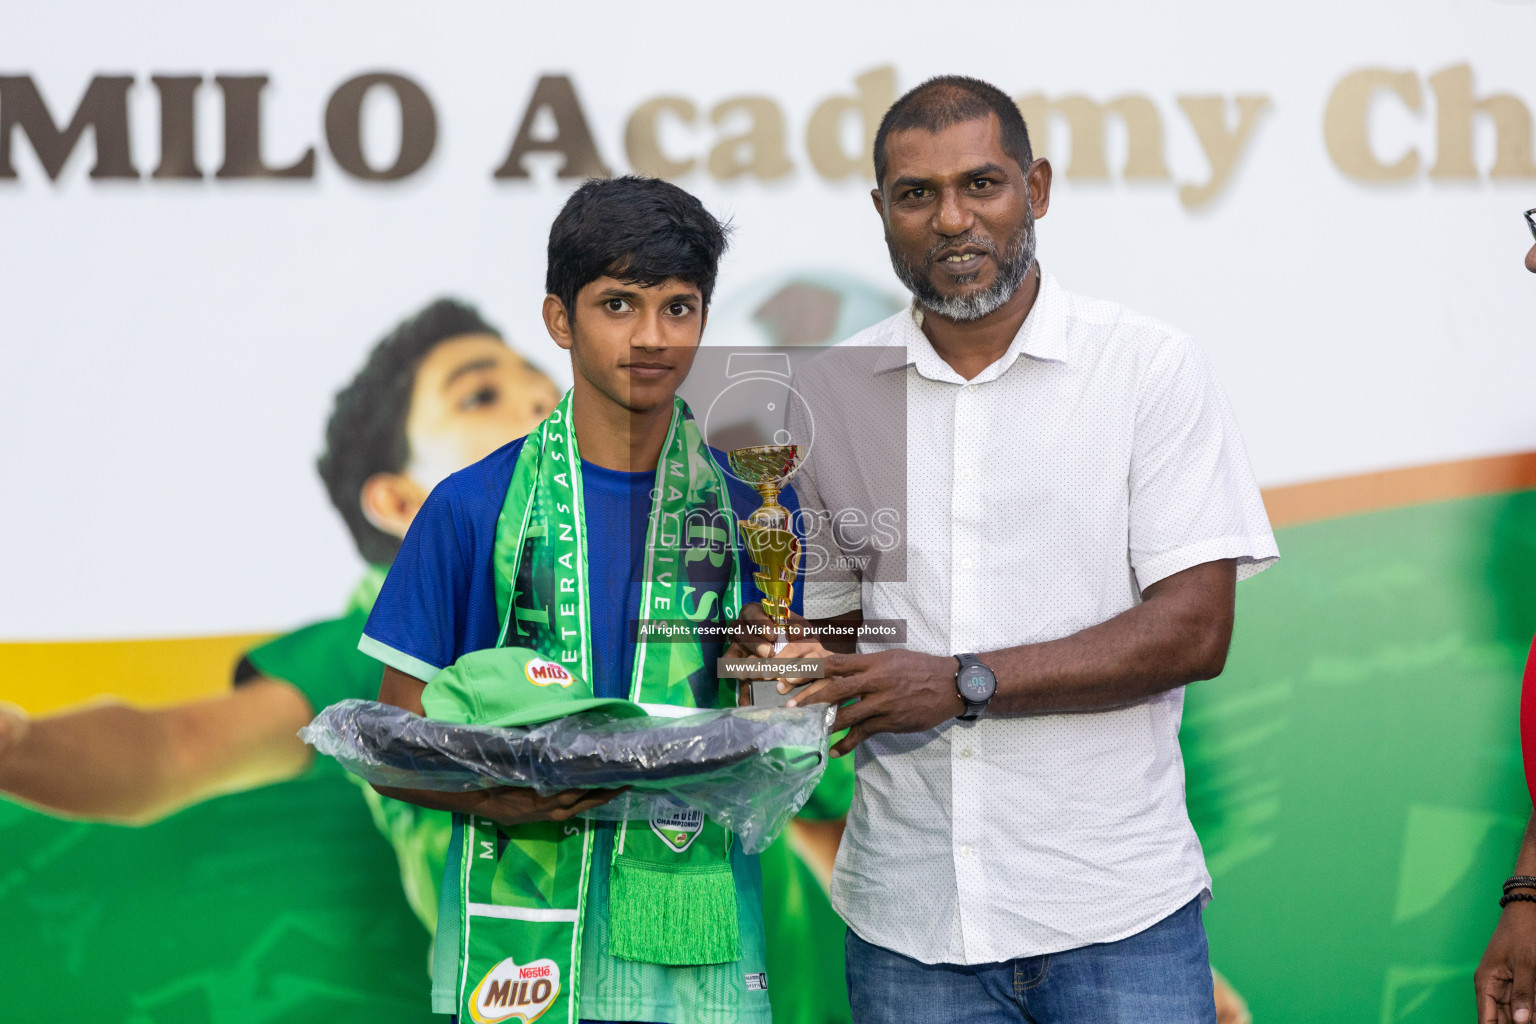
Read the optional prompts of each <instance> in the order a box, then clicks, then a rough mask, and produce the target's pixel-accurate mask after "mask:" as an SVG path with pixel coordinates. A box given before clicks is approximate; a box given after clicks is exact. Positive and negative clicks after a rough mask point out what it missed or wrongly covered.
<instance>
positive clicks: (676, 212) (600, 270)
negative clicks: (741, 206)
mask: <svg viewBox="0 0 1536 1024" xmlns="http://www.w3.org/2000/svg"><path fill="white" fill-rule="evenodd" d="M728 230H729V229H728V228H727V227H726V226H725V225H723V224H721V223H720V222H719V221H718V220H716V219H715V218H714V217H713V216H711V215H710V212H709V211H708V210H706V209H704V204H703V203H701V202H699V201H698V199H697V198H695V197H694V196H693V195H691V194H689V193H688V192H685V191H683V190H682V189H680V188H678V187H677V186H676V185H674V184H672V183H671V182H669V181H662V180H661V179H660V178H642V177H640V176H638V175H633V174H627V175H625V176H623V177H621V178H593V179H591V180H589V181H587V182H585V183H583V184H582V186H581V187H580V188H578V189H577V190H576V191H575V192H572V193H571V197H570V198H569V199H567V200H566V201H565V206H564V207H563V208H562V209H561V210H560V213H559V215H558V216H556V217H555V222H554V224H552V225H550V228H549V269H548V270H546V271H545V273H544V290H545V291H546V292H548V293H549V294H550V295H553V296H555V297H556V298H557V299H559V300H560V301H561V303H563V304H564V306H565V312H566V315H567V316H569V317H571V318H572V319H573V320H574V319H575V317H576V295H577V293H578V292H580V291H581V289H582V288H584V287H585V286H586V285H588V284H590V283H591V282H593V281H595V280H597V279H598V278H600V277H612V278H616V279H618V280H620V281H623V282H625V283H627V284H637V285H640V286H641V287H643V288H649V287H653V286H655V285H658V284H660V283H661V282H663V281H665V280H668V279H669V278H677V279H678V280H679V281H686V282H688V283H689V284H691V285H694V286H696V287H697V288H698V289H699V294H700V295H702V296H703V298H704V306H705V308H708V307H709V298H710V295H711V294H712V293H713V292H714V290H715V275H716V274H717V273H718V272H719V269H720V254H721V253H723V252H725V246H726V237H725V236H726V232H727V231H728Z"/></svg>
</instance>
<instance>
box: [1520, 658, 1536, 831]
mask: <svg viewBox="0 0 1536 1024" xmlns="http://www.w3.org/2000/svg"><path fill="white" fill-rule="evenodd" d="M1520 752H1521V754H1522V755H1523V757H1524V759H1525V785H1526V788H1527V789H1529V790H1530V791H1531V802H1532V804H1533V805H1536V641H1532V643H1531V653H1530V655H1529V657H1527V658H1526V660H1525V677H1524V678H1523V679H1522V680H1521V681H1520Z"/></svg>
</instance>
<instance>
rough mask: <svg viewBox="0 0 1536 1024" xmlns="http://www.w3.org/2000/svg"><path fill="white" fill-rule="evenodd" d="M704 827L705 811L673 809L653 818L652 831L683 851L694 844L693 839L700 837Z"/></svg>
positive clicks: (663, 840)
mask: <svg viewBox="0 0 1536 1024" xmlns="http://www.w3.org/2000/svg"><path fill="white" fill-rule="evenodd" d="M703 827H704V812H703V811H695V810H692V809H689V810H683V811H673V812H672V813H670V814H661V815H657V816H656V817H654V818H652V819H651V831H652V832H655V833H656V834H657V835H658V836H660V837H661V841H662V842H664V843H666V844H667V845H668V846H670V847H671V848H672V849H674V850H676V851H677V852H678V853H682V852H683V851H684V850H686V849H688V847H690V846H692V845H693V841H694V840H695V839H697V838H698V835H699V830H700V829H702V828H703Z"/></svg>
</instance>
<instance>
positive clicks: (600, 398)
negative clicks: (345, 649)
mask: <svg viewBox="0 0 1536 1024" xmlns="http://www.w3.org/2000/svg"><path fill="white" fill-rule="evenodd" d="M725 245H726V239H725V231H724V229H723V228H722V226H721V225H720V224H719V222H717V221H716V220H715V219H714V218H713V217H712V216H711V215H710V214H709V213H708V212H707V211H706V210H705V209H704V208H703V206H702V204H700V203H699V201H698V200H697V199H695V198H694V197H693V196H691V195H689V194H688V193H686V192H684V191H683V190H681V189H679V188H677V187H676V186H674V185H671V184H668V183H666V182H663V181H660V180H656V179H647V178H638V177H623V178H617V179H611V180H600V181H590V182H587V183H586V184H585V185H583V186H582V187H581V188H579V189H578V190H577V191H576V192H575V193H574V194H573V195H572V196H571V198H570V199H569V201H568V202H567V203H566V205H565V207H564V209H563V210H562V211H561V212H560V214H559V216H558V217H557V218H556V219H555V223H554V225H553V227H552V228H551V230H550V239H549V267H548V272H547V277H546V290H547V291H548V293H549V294H548V295H547V296H546V298H545V300H544V322H545V326H546V327H547V329H548V330H549V333H550V335H551V337H553V338H554V340H555V341H556V343H557V344H559V345H560V346H561V347H562V348H564V349H567V350H568V351H569V352H570V353H571V365H572V368H573V376H574V380H575V384H574V387H573V388H572V389H571V391H570V392H569V393H568V394H567V395H566V397H565V399H564V400H563V401H562V402H561V403H560V406H559V407H558V408H557V409H556V410H555V412H554V413H553V414H552V415H551V416H550V417H549V418H548V419H547V420H545V422H544V423H543V424H542V425H541V426H540V427H539V428H538V429H537V430H535V431H534V432H533V433H532V434H531V435H530V436H529V437H528V438H527V439H526V440H522V441H515V442H513V443H512V444H509V445H507V446H506V447H504V448H502V449H500V450H498V451H496V452H494V453H492V454H491V455H490V456H488V457H487V458H485V459H483V460H482V461H480V462H478V463H476V464H475V465H473V466H470V467H469V468H468V469H466V470H463V471H462V472H459V473H455V474H453V475H452V476H450V477H449V478H448V479H447V480H446V481H444V482H443V484H442V485H440V486H439V487H438V488H437V489H436V490H434V491H433V493H432V494H431V496H430V497H429V498H428V499H427V502H426V504H425V505H424V506H423V507H422V509H421V511H420V512H419V513H418V515H417V517H416V519H415V521H414V522H413V523H412V525H411V528H410V530H409V532H408V533H407V534H406V538H405V542H404V544H403V545H402V547H401V549H400V552H399V554H398V555H397V557H396V559H395V562H394V566H393V568H392V569H391V571H390V574H389V577H388V578H387V579H386V581H385V583H384V588H383V590H382V592H381V593H380V595H379V599H378V603H377V604H376V605H375V607H374V610H373V613H372V615H371V616H370V618H369V620H368V625H367V627H366V629H365V631H364V634H363V638H362V640H361V642H360V643H359V649H360V650H362V651H363V652H365V653H367V654H370V655H372V656H373V657H375V658H377V659H378V660H380V661H381V662H383V663H384V665H385V669H384V678H383V683H382V685H381V688H380V700H383V701H386V702H388V703H391V704H395V705H397V706H399V707H402V708H406V709H408V710H411V711H415V712H417V713H418V714H419V713H421V712H422V693H423V691H424V689H425V688H426V686H427V683H428V681H429V680H431V679H432V678H433V676H435V675H437V673H438V672H440V671H441V670H443V669H445V668H446V667H448V666H451V665H453V664H454V663H455V662H456V661H458V660H459V659H460V658H461V657H463V656H465V655H469V654H472V653H473V652H477V651H485V650H488V649H492V648H497V647H519V648H531V649H532V650H533V651H534V652H536V653H537V654H539V655H540V656H541V657H543V658H546V659H548V660H550V661H554V662H557V663H558V664H560V665H562V666H564V667H566V668H568V669H570V670H571V673H572V674H573V676H574V678H575V682H576V683H578V684H581V685H590V687H591V690H592V696H596V697H627V698H629V699H631V700H636V701H640V702H641V703H645V704H651V705H662V704H664V705H671V706H674V707H679V706H680V707H695V708H708V707H717V706H722V705H729V704H732V703H734V696H733V694H732V692H731V690H730V688H727V687H722V686H721V684H720V682H719V680H718V679H716V677H715V675H714V668H713V666H714V663H715V658H716V656H717V655H718V654H719V652H720V649H721V645H720V644H718V643H697V642H685V643H683V644H679V643H677V642H675V641H674V642H666V643H663V642H658V641H648V642H644V643H636V641H635V633H634V631H633V627H632V624H631V623H632V621H633V620H642V619H651V618H658V619H662V618H664V619H682V618H686V619H689V620H692V621H696V622H697V621H703V620H709V621H717V622H725V621H730V620H731V619H732V618H734V617H735V615H736V614H737V612H738V611H739V609H740V607H741V604H742V603H743V602H746V601H754V600H759V599H760V598H761V594H759V593H758V592H757V590H756V588H755V587H754V586H753V585H752V582H751V581H752V572H753V567H752V566H751V564H750V563H748V562H746V561H745V554H744V552H741V551H740V549H739V548H738V547H737V546H736V545H735V544H734V543H733V537H734V533H735V530H734V525H733V521H734V520H735V519H736V518H739V517H745V516H746V515H747V514H749V513H750V512H751V511H752V510H753V509H755V508H756V507H757V505H758V504H760V498H759V497H758V495H757V494H756V492H755V491H753V490H752V489H751V488H750V487H749V486H747V485H746V484H744V483H742V482H741V481H739V480H737V479H735V478H734V477H733V476H730V475H729V473H728V472H727V470H726V462H725V457H724V455H723V453H721V452H718V451H715V450H714V449H709V448H707V447H706V446H705V445H704V444H703V442H702V440H701V439H700V437H699V433H698V430H697V428H696V427H695V425H694V424H693V421H692V417H691V414H690V413H689V412H688V410H687V409H686V407H685V406H684V405H683V404H682V403H681V402H680V401H678V400H677V399H676V392H677V388H678V385H679V384H681V383H682V381H683V379H684V378H685V377H686V376H687V374H688V370H689V368H690V367H691V365H692V363H693V357H694V354H695V350H696V348H697V346H698V344H699V339H700V337H701V335H702V333H703V330H704V324H705V320H706V318H707V315H708V308H709V299H710V295H711V292H712V291H713V288H714V282H715V276H716V273H717V269H718V265H719V259H720V255H721V253H722V252H723V251H724V249H725ZM780 501H781V503H783V504H784V505H785V506H786V507H788V508H789V509H790V510H791V511H794V510H796V509H797V508H798V505H797V503H796V502H795V499H794V496H793V494H792V492H790V491H789V490H787V489H786V491H785V492H784V494H783V495H782V496H781V497H780ZM798 589H799V588H797V590H798ZM797 604H798V602H797ZM528 678H529V681H530V682H531V681H533V678H534V677H533V676H532V675H530V676H529V677H528ZM508 685H513V684H512V683H510V682H509V683H508ZM562 685H570V684H569V683H568V682H564V683H562ZM573 692H574V691H573ZM380 792H381V793H384V794H385V795H388V796H392V797H396V798H399V799H402V800H408V801H411V802H414V803H418V804H420V805H422V806H426V807H434V808H439V809H445V810H452V811H455V812H457V813H458V815H459V819H458V820H459V823H458V825H457V827H458V828H459V830H460V832H459V841H460V843H461V846H460V847H459V848H460V849H461V850H462V851H463V853H462V855H461V861H460V862H455V861H454V859H453V856H452V855H451V854H450V871H453V870H454V869H455V867H456V864H457V866H459V867H460V868H461V874H460V875H458V876H455V878H454V884H452V885H446V886H445V887H444V888H445V897H446V898H445V904H444V905H445V908H446V906H447V903H448V901H449V900H454V901H457V902H456V903H455V906H456V908H457V910H458V913H459V915H460V916H459V917H458V918H456V919H455V920H457V921H458V923H459V925H460V926H461V928H462V931H460V932H457V933H455V932H453V931H452V930H445V927H444V925H443V923H442V919H440V924H439V929H438V942H437V946H438V964H437V968H436V969H435V971H434V978H435V984H434V1004H435V1005H436V1007H437V1008H438V1009H439V1010H440V1011H441V1012H449V1011H452V1012H456V1013H458V1014H459V1015H460V1018H461V1019H463V1020H475V1021H477V1022H480V1024H490V1022H495V1021H502V1020H510V1019H512V1018H513V1017H518V1018H519V1019H521V1020H524V1021H531V1020H533V1019H534V1018H536V1017H539V1016H542V1015H543V1014H544V1013H546V1012H548V1013H549V1014H550V1016H549V1018H548V1019H550V1020H565V1021H570V1022H574V1021H576V1020H577V1019H578V1018H580V1019H587V1020H607V1021H653V1022H663V1024H691V1022H694V1021H700V1020H711V1021H719V1022H722V1024H728V1022H732V1021H744V1022H764V1024H766V1022H767V1021H768V1020H769V1019H770V1013H769V1004H768V993H767V991H766V989H767V979H766V972H765V967H764V958H765V950H764V940H763V927H762V914H761V896H760V881H759V877H758V869H757V863H756V858H754V857H748V856H745V855H744V854H743V853H742V852H741V848H740V844H739V843H733V842H732V841H731V837H730V836H729V835H728V834H725V833H723V832H722V831H721V830H719V827H718V826H716V825H714V824H712V823H708V822H702V821H698V820H695V821H692V822H688V823H685V824H684V829H683V833H682V834H680V833H679V831H678V829H677V827H676V823H674V824H673V825H672V826H671V827H669V828H668V829H666V830H664V829H663V828H662V827H661V823H659V822H652V823H651V825H650V827H646V825H645V824H644V823H639V822H630V823H627V824H623V825H618V826H615V825H614V824H611V823H593V822H589V821H586V820H581V819H578V817H577V816H578V815H580V813H581V812H583V811H585V810H588V809H590V808H592V807H594V806H596V805H598V804H601V803H603V802H605V801H606V800H608V799H610V798H611V797H612V796H613V795H614V794H613V792H611V791H582V790H573V791H569V792H567V793H560V794H555V795H552V796H548V797H544V796H540V795H539V794H537V793H536V792H534V791H532V790H528V789H520V788H515V787H506V788H501V789H495V790H488V791H482V792H476V793H463V794H449V793H440V792H429V791H419V790H399V789H388V788H381V789H380ZM652 833H654V836H653V835H652ZM668 836H670V837H671V838H667V837H668ZM687 836H691V837H692V838H686V837H687ZM679 840H681V841H679ZM658 843H663V844H665V845H658ZM668 850H671V851H672V854H675V855H676V856H677V857H680V858H681V857H684V856H686V857H688V866H687V867H686V869H685V870H686V872H690V873H691V874H688V875H686V877H687V878H688V879H689V881H688V882H687V884H686V885H685V886H683V887H682V889H683V891H680V892H678V893H676V894H675V895H676V896H677V898H678V899H680V900H682V901H683V903H684V904H685V905H684V906H680V907H656V906H651V907H646V908H641V907H637V906H636V905H634V902H633V901H632V900H629V899H626V896H625V893H626V891H627V889H626V887H625V886H620V885H619V884H618V881H619V880H620V879H621V878H626V877H634V876H635V874H636V873H640V874H643V873H645V872H646V871H647V870H649V869H650V868H652V867H658V868H660V869H662V870H670V868H669V866H668V865H667V864H665V863H664V862H665V861H666V859H667V858H668V857H669V856H670V855H669V853H668V852H667V851H668ZM481 859H484V860H486V861H494V862H495V864H494V879H495V880H494V883H489V884H487V885H486V886H485V887H484V888H483V890H476V889H475V885H476V883H475V882H474V881H473V877H474V872H476V871H479V870H482V869H486V868H490V867H491V865H489V864H487V865H481V864H479V863H478V861H479V860H481ZM530 865H537V866H538V867H537V869H534V868H533V867H530ZM722 875H724V879H723V881H724V883H725V885H726V888H725V889H724V890H721V889H720V888H719V885H720V883H721V882H722V877H721V876H722ZM535 876H538V877H535ZM611 882H612V883H613V884H610V883H611ZM477 891H478V892H480V897H479V899H478V900H477V899H476V897H475V892H477ZM722 891H723V892H724V893H725V894H726V897H727V898H728V904H727V905H726V906H724V907H723V908H722V907H720V906H719V905H715V906H714V907H713V911H714V912H715V914H716V916H718V915H719V914H720V913H724V914H726V915H728V916H730V917H731V918H732V922H731V923H732V927H733V938H734V940H735V941H731V942H729V943H726V944H725V947H722V946H720V945H719V944H716V945H715V946H714V947H711V948H703V947H701V945H700V942H699V936H698V935H697V934H694V932H693V930H692V929H690V928H681V929H677V930H676V931H675V932H674V933H673V934H670V935H668V936H667V940H668V941H667V942H665V943H663V944H660V945H655V946H652V947H650V948H647V947H646V946H645V943H644V942H643V941H642V940H640V939H636V938H635V935H636V934H637V932H636V931H635V930H631V929H629V928H627V927H625V926H624V925H623V924H622V922H623V921H628V920H630V919H631V918H632V917H633V915H635V914H636V913H640V914H642V916H643V914H645V913H655V914H661V915H663V916H667V915H674V916H673V917H671V918H669V919H673V920H694V919H697V918H698V917H699V915H697V914H693V913H692V912H693V911H694V910H696V909H697V908H694V907H690V906H687V905H686V904H687V902H688V900H690V899H694V898H697V899H698V900H699V901H701V902H708V901H709V900H710V899H712V898H718V897H720V894H721V892H722ZM732 891H733V894H732ZM487 901H488V902H487ZM731 903H733V904H734V906H731V905H729V904H731ZM704 917H705V918H708V917H709V915H704ZM450 938H451V939H452V940H453V941H452V942H451V944H450V942H449V941H448V940H449V939H450ZM704 945H705V946H708V943H705V944H704ZM508 961H512V962H513V967H514V968H515V969H516V970H520V971H522V972H524V974H526V975H527V978H529V979H532V980H531V981H525V982H522V983H519V982H518V981H517V979H518V978H519V977H521V976H522V975H520V974H518V973H516V971H514V973H512V974H511V975H505V976H504V972H505V971H506V970H508V968H507V962H508ZM530 964H532V965H533V966H532V967H530V966H529V965H530ZM506 977H510V978H511V983H510V985H511V987H510V993H509V989H508V982H507V981H506ZM550 980H553V982H554V983H553V984H549V983H547V982H548V981H550ZM520 984H521V987H519V985H520Z"/></svg>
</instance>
